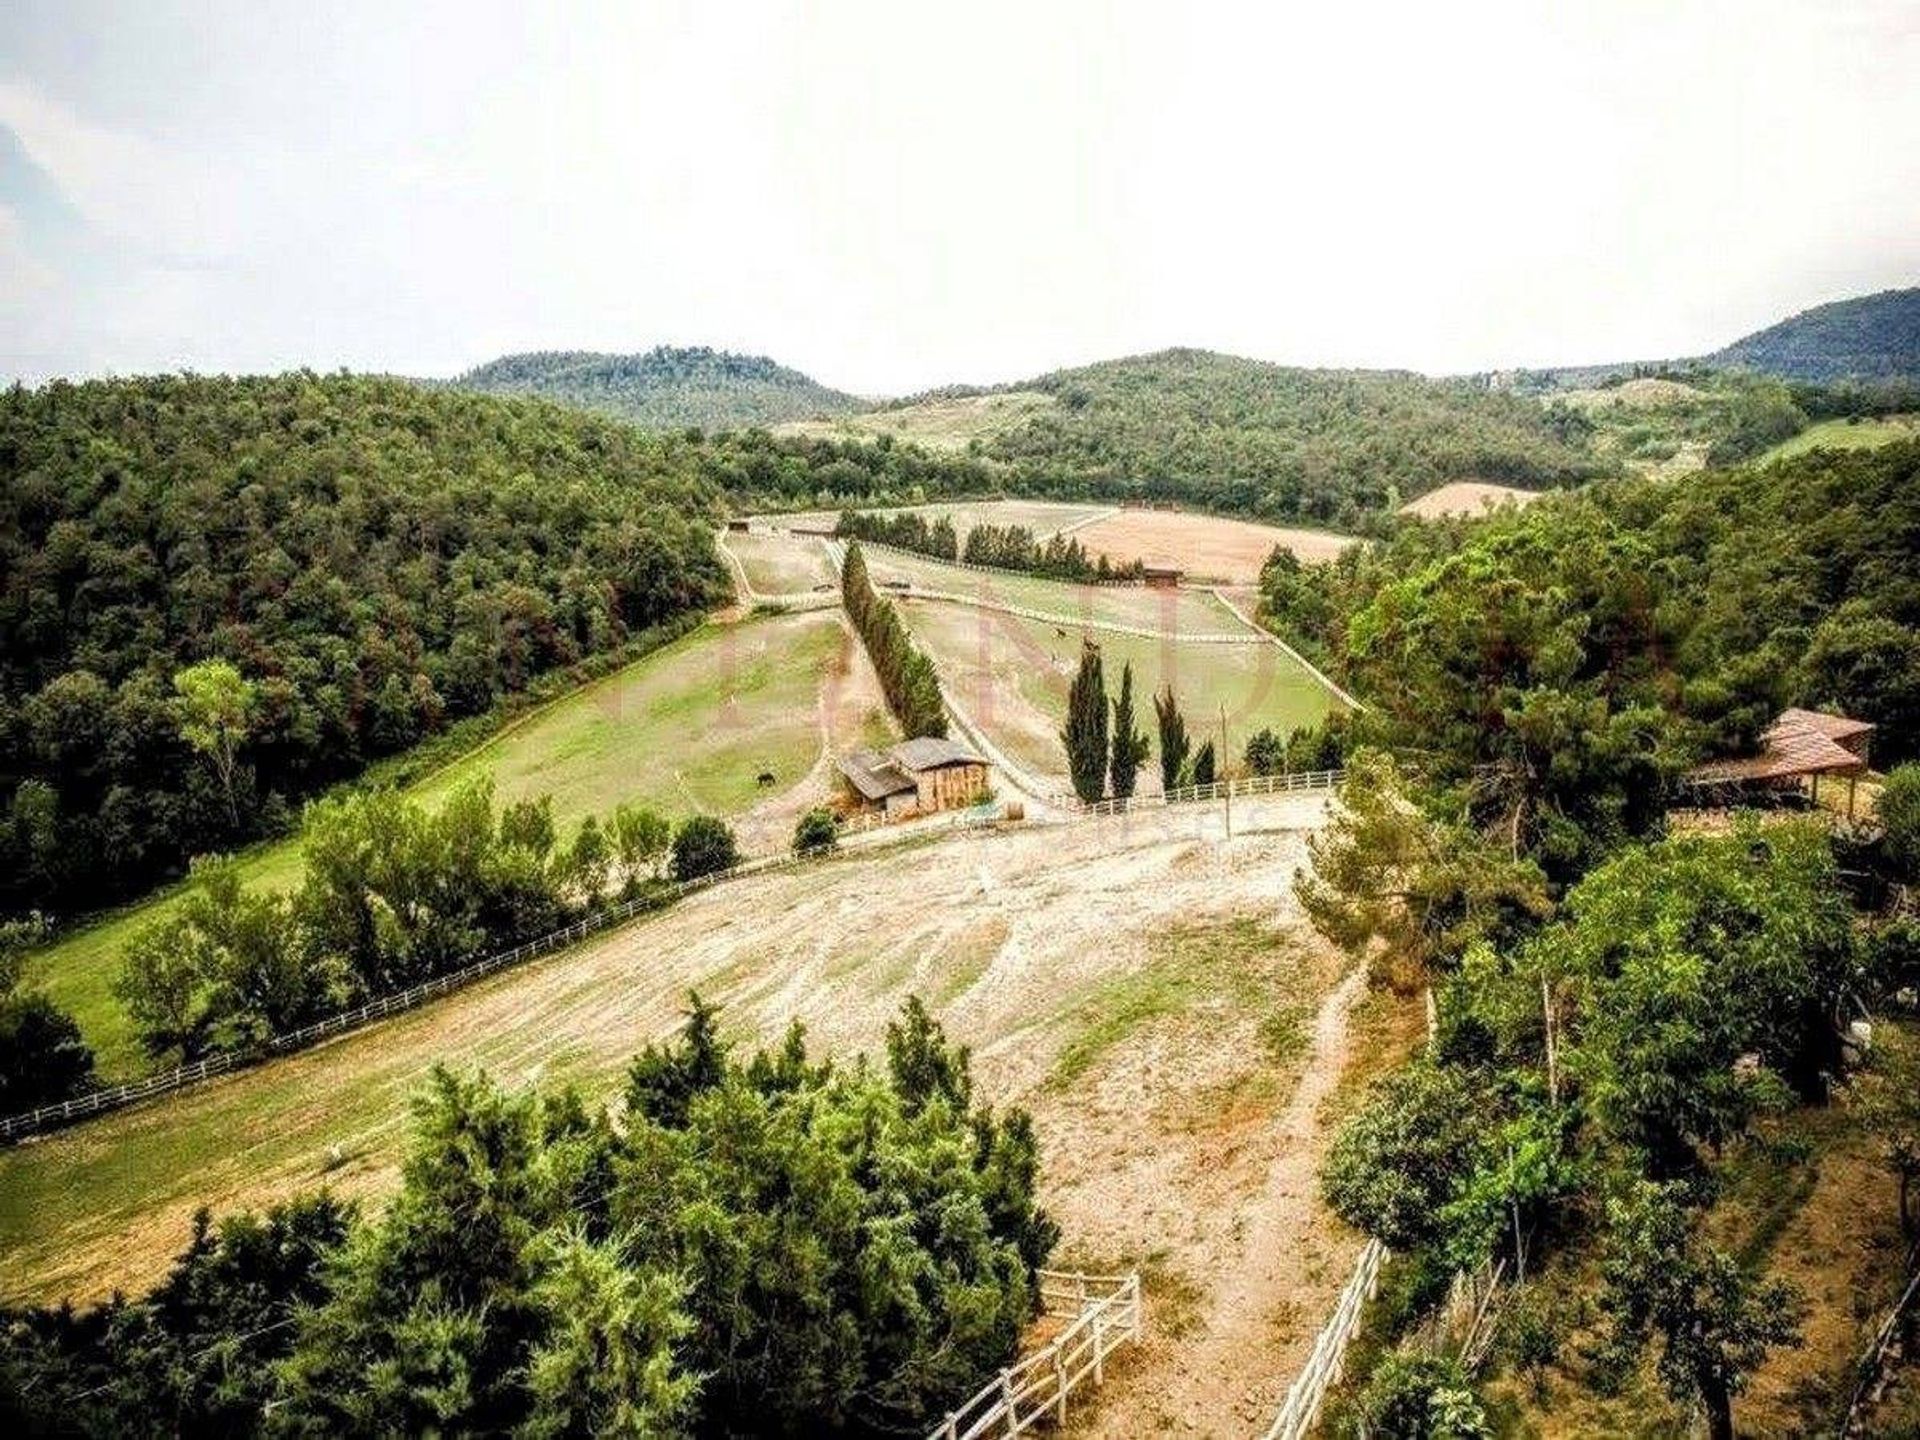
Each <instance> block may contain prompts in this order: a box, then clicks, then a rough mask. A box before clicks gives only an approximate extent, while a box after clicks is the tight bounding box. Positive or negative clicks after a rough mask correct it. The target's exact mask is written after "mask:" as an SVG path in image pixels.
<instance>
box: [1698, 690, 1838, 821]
mask: <svg viewBox="0 0 1920 1440" xmlns="http://www.w3.org/2000/svg"><path fill="white" fill-rule="evenodd" d="M1873 731H1874V727H1873V726H1872V725H1871V724H1870V723H1869V722H1867V721H1865V720H1855V719H1853V718H1852V717H1851V716H1847V715H1836V714H1833V713H1832V712H1831V711H1826V710H1802V709H1799V708H1797V707H1796V708H1794V709H1790V710H1783V711H1781V712H1780V716H1779V718H1778V719H1776V720H1775V721H1774V722H1773V724H1771V725H1769V726H1768V727H1767V728H1766V730H1765V731H1764V732H1763V733H1762V734H1761V736H1760V749H1759V752H1758V753H1757V754H1753V755H1742V756H1738V757H1736V758H1734V759H1730V760H1714V761H1711V762H1709V763H1708V764H1705V765H1702V766H1700V767H1698V768H1697V769H1695V770H1693V771H1692V772H1690V773H1689V774H1688V776H1687V780H1688V782H1689V783H1690V784H1691V785H1693V786H1694V787H1695V788H1696V789H1707V790H1722V791H1727V792H1737V791H1739V790H1741V789H1743V788H1747V787H1752V788H1755V789H1763V790H1797V789H1805V790H1806V791H1807V792H1808V794H1809V795H1810V797H1811V798H1812V799H1814V800H1818V799H1819V798H1820V778H1821V777H1822V776H1823V775H1832V776H1835V777H1841V776H1844V777H1845V778H1846V781H1847V813H1848V814H1852V813H1853V791H1854V783H1855V782H1856V781H1857V780H1858V779H1859V778H1860V777H1861V776H1862V775H1865V774H1866V773H1867V772H1868V771H1869V770H1870V769H1871V768H1872V767H1871V763H1870V759H1869V757H1870V755H1871V753H1872V750H1871V747H1872V741H1873Z"/></svg>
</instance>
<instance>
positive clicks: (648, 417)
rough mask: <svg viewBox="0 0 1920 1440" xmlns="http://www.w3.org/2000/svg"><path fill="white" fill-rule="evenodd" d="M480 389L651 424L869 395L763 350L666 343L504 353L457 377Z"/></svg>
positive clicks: (788, 416) (833, 410)
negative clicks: (632, 349) (611, 350)
mask: <svg viewBox="0 0 1920 1440" xmlns="http://www.w3.org/2000/svg"><path fill="white" fill-rule="evenodd" d="M452 384H453V386H454V387H455V388H457V389H461V390H473V391H478V392H480V393H483V394H494V395H500V394H506V395H535V396H540V397H542V398H544V399H548V400H555V401H559V402H560V403H561V404H565V405H572V406H576V407H578V408H580V409H585V410H596V411H599V412H600V413H601V414H604V415H612V416H614V417H616V418H618V419H621V420H628V421H631V422H633V423H634V424H636V425H641V426H645V427H648V428H650V429H674V428H679V427H682V426H689V425H698V426H700V427H702V428H703V429H708V430H725V429H736V428H740V427H743V426H750V425H777V424H779V423H781V422H782V421H786V420H803V419H809V418H812V417H815V416H822V415H844V414H847V413H848V412H849V411H852V410H857V409H861V408H863V407H864V406H865V404H866V402H865V401H863V400H861V399H859V398H858V397H857V396H853V395H849V394H847V393H846V392H845V391H842V390H834V389H831V388H830V387H828V386H825V385H822V384H821V383H820V382H819V381H817V380H815V379H813V378H812V377H811V376H809V375H804V374H802V373H801V372H800V371H798V370H793V369H789V368H788V367H787V366H785V365H780V364H777V363H776V362H775V361H773V360H771V359H769V358H768V357H767V356H765V355H736V354H733V353H732V352H731V351H727V350H714V349H710V348H708V347H707V346H704V345H703V346H694V347H688V348H676V347H673V346H667V345H661V346H657V347H655V348H654V349H652V350H648V351H646V352H644V353H641V354H630V355H620V354H603V353H598V352H595V351H589V350H539V351H531V352H528V353H525V354H519V355H503V356H501V357H500V358H499V359H497V360H490V361H488V362H487V363H486V364H484V365H479V366H476V367H475V368H474V369H472V370H469V371H467V373H466V374H464V375H462V376H460V377H459V378H457V379H456V380H454V381H453V382H452Z"/></svg>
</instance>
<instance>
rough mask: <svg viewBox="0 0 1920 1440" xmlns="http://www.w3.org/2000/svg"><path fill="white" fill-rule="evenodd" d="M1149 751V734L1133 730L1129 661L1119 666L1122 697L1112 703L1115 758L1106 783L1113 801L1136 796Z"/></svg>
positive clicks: (1131, 683)
mask: <svg viewBox="0 0 1920 1440" xmlns="http://www.w3.org/2000/svg"><path fill="white" fill-rule="evenodd" d="M1149 749H1150V747H1149V746H1148V744H1147V735H1146V732H1145V731H1144V730H1136V729H1134V728H1133V662H1132V661H1131V660H1129V661H1128V662H1127V663H1126V664H1124V665H1122V666H1121V667H1120V698H1119V699H1117V700H1115V701H1114V702H1113V759H1112V761H1111V763H1110V764H1109V765H1108V767H1107V784H1108V787H1109V788H1110V789H1111V790H1112V791H1113V797H1114V799H1116V800H1125V799H1127V798H1129V797H1130V796H1131V795H1132V794H1133V787H1134V783H1135V782H1136V781H1137V780H1138V779H1139V777H1140V767H1141V766H1142V765H1144V764H1146V763H1147V755H1148V754H1149Z"/></svg>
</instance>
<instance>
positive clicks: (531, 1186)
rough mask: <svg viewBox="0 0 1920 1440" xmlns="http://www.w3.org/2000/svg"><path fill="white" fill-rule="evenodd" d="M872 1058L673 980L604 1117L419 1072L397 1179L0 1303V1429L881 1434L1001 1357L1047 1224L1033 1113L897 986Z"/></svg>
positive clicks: (955, 1391)
mask: <svg viewBox="0 0 1920 1440" xmlns="http://www.w3.org/2000/svg"><path fill="white" fill-rule="evenodd" d="M886 1040H887V1045H886V1050H887V1053H886V1059H885V1063H884V1064H883V1065H881V1066H874V1065H869V1064H867V1063H865V1062H864V1061H862V1062H860V1063H857V1064H855V1065H853V1066H851V1067H845V1068H843V1067H838V1066H835V1065H834V1064H833V1063H832V1062H830V1061H824V1060H816V1059H814V1058H813V1057H812V1056H811V1055H810V1054H809V1053H808V1051H807V1047H806V1044H805V1040H804V1035H803V1032H802V1031H801V1029H800V1027H799V1026H798V1024H796V1025H794V1026H793V1027H792V1028H791V1029H790V1030H789V1032H788V1034H787V1036H786V1039H785V1041H784V1042H783V1043H782V1044H781V1045H779V1046H778V1047H776V1048H774V1049H772V1050H766V1051H761V1052H758V1053H756V1054H754V1055H752V1056H751V1057H750V1058H748V1059H746V1060H744V1061H743V1060H742V1059H740V1058H738V1057H737V1056H736V1055H734V1054H733V1053H731V1052H730V1051H729V1049H728V1047H727V1045H726V1044H725V1042H724V1041H723V1040H722V1039H721V1038H720V1030H719V1024H718V1018H717V1014H716V1012H715V1010H714V1009H713V1008H712V1007H711V1006H708V1005H706V1004H704V1003H702V1002H701V1001H700V1000H699V998H698V997H697V996H696V997H694V998H693V1000H692V1005H691V1011H690V1014H689V1017H688V1022H687V1025H686V1028H685V1029H684V1031H683V1032H682V1033H681V1034H680V1035H679V1036H678V1037H677V1038H676V1039H674V1040H673V1041H671V1042H670V1043H668V1044H667V1045H665V1046H658V1047H656V1046H649V1047H648V1048H647V1049H646V1050H645V1051H644V1052H643V1053H641V1054H640V1055H639V1056H638V1057H636V1058H635V1060H634V1062H633V1064H632V1066H631V1067H630V1069H629V1070H628V1073H627V1083H626V1088H625V1096H624V1100H625V1104H624V1113H623V1114H622V1115H621V1117H620V1118H619V1120H618V1123H616V1119H615V1116H614V1115H613V1114H612V1113H611V1112H610V1111H609V1110H608V1109H607V1108H605V1107H603V1106H597V1105H592V1104H589V1103H588V1102H587V1101H586V1100H585V1099H583V1098H582V1097H581V1096H580V1095H579V1094H578V1093H577V1092H575V1091H572V1090H561V1091H555V1092H551V1093H547V1094H538V1093H532V1092H528V1093H520V1094H513V1093H508V1092H506V1091H503V1090H502V1089H501V1088H500V1087H499V1086H497V1085H496V1084H494V1083H493V1082H491V1081H489V1080H487V1079H486V1078H485V1077H484V1076H471V1077H469V1076H456V1075H454V1074H451V1073H449V1072H447V1071H446V1070H436V1072H435V1073H434V1076H433V1078H432V1081H431V1083H430V1084H429V1086H428V1087H427V1090H426V1092H425V1094H423V1095H422V1096H421V1097H420V1099H419V1101H418V1102H417V1104H416V1109H415V1115H416V1118H415V1122H414V1130H413V1135H412V1140H411V1144H410V1146H409V1149H408V1153H407V1157H406V1161H405V1164H404V1167H403V1170H402V1183H401V1188H400V1193H399V1195H398V1196H397V1197H395V1199H394V1201H393V1202H392V1204H391V1205H389V1206H387V1207H386V1208H385V1210H384V1211H383V1212H381V1213H379V1214H377V1215H369V1214H365V1213H362V1212H361V1211H360V1210H359V1209H358V1208H357V1207H355V1206H353V1205H351V1204H348V1203H346V1202H343V1201H341V1200H339V1199H337V1198H335V1197H334V1196H332V1195H330V1194H328V1193H327V1192H325V1191H320V1192H317V1193H314V1194H310V1195H306V1196H302V1197H300V1198H297V1199H295V1200H292V1201H288V1202H286V1203H284V1204H281V1205H277V1206H275V1207H273V1208H272V1209H270V1210H268V1211H266V1212H265V1213H263V1214H259V1215H246V1214H243V1215H239V1216H235V1217H231V1218H229V1219H226V1220H224V1221H222V1222H221V1223H220V1225H218V1226H217V1227H215V1226H213V1225H211V1224H210V1223H209V1221H208V1219H207V1216H206V1214H205V1213H204V1212H203V1213H202V1214H201V1215H200V1217H199V1219H198V1221H197V1222H196V1226H195V1230H194V1234H193V1238H192V1241H191V1243H190V1244H189V1245H188V1247H187V1249H186V1251H185V1252H184V1253H183V1254H182V1255H181V1257H180V1258H179V1260H178V1261H177V1262H176V1264H175V1266H174V1268H173V1271H172V1273H171V1274H170V1275H169V1277H168V1278H167V1280H166V1281H165V1282H164V1283H163V1284H162V1285H161V1286H160V1287H159V1289H158V1290H156V1291H155V1292H154V1293H153V1294H151V1295H150V1296H147V1297H146V1298H144V1299H138V1300H129V1299H126V1298H124V1297H120V1296H116V1297H115V1298H114V1299H112V1300H110V1301H108V1302H106V1303H105V1304H103V1305H99V1306H96V1307H93V1308H90V1309H85V1310H79V1311H76V1310H73V1309H70V1308H67V1307H61V1308H58V1309H14V1310H11V1311H8V1312H5V1313H4V1314H3V1315H0V1414H3V1415H5V1416H7V1417H8V1419H9V1420H10V1421H11V1422H12V1428H13V1429H14V1430H15V1432H16V1433H20V1434H47V1435H106V1434H114V1435H155V1436H158V1435H177V1434H213V1433H218V1434H230V1435H317V1434H352V1435H363V1434H364V1435H370V1434H395V1433H402V1434H425V1433H435V1434H474V1435H494V1434H509V1433H511V1434H517V1435H553V1436H561V1435H582V1436H584V1435H630V1436H636V1437H639V1436H646V1437H674V1436H694V1435H732V1434H762V1435H794V1436H798V1435H816V1434H836V1435H849V1436H881V1435H892V1434H900V1433H903V1432H912V1431H919V1430H924V1429H925V1428H927V1427H928V1426H929V1425H931V1424H934V1423H936V1421H937V1419H938V1417H939V1416H940V1415H941V1414H943V1413H944V1412H945V1411H946V1410H947V1409H948V1408H950V1407H951V1406H953V1405H955V1404H956V1403H958V1402H959V1401H960V1400H962V1399H963V1398H964V1397H966V1396H967V1395H968V1394H970V1393H971V1392H972V1391H973V1390H975V1389H976V1388H978V1386H979V1385H980V1384H981V1383H982V1382H983V1381H985V1380H986V1379H987V1378H988V1377H990V1376H991V1375H992V1374H993V1373H994V1372H995V1371H996V1370H997V1369H998V1368H999V1367H1000V1366H1002V1365H1004V1364H1006V1363H1007V1362H1008V1361H1009V1360H1011V1359H1012V1357H1013V1355H1014V1352H1015V1348H1016V1346H1017V1344H1018V1342H1019V1337H1020V1333H1021V1331H1022V1329H1023V1327H1024V1326H1025V1325H1026V1324H1027V1322H1028V1321H1029V1320H1030V1319H1031V1318H1032V1317H1033V1315H1034V1314H1035V1313H1036V1312H1037V1309H1038V1285H1037V1281H1036V1277H1035V1270H1036V1268H1037V1267H1038V1266H1040V1265H1041V1264H1043V1263H1044V1262H1045V1261H1046V1259H1047V1256H1048V1254H1049V1253H1050V1252H1051V1250H1052V1249H1053V1246H1054V1244H1055V1243H1056V1241H1057V1239H1058V1233H1059V1232H1058V1228H1057V1227H1056V1226H1055V1225H1054V1223H1053V1221H1052V1220H1051V1219H1050V1218H1049V1217H1048V1216H1047V1215H1046V1213H1045V1211H1043V1210H1042V1209H1041V1208H1040V1207H1039V1206H1038V1205H1037V1203H1036V1201H1035V1195H1034V1192H1035V1186H1036V1179H1037V1174H1038V1169H1039V1149H1038V1144H1037V1141H1036V1139H1035V1136H1034V1131H1033V1126H1032V1122H1031V1120H1030V1119H1029V1118H1028V1116H1027V1115H1026V1113H1025V1112H1024V1111H1021V1110H1017V1109H1008V1110H1004V1111H996V1110H995V1109H993V1108H992V1107H991V1106H989V1105H987V1104H986V1103H984V1102H982V1101H980V1100H979V1099H977V1098H976V1097H975V1095H974V1092H973V1084H972V1079H971V1075H970V1066H969V1057H968V1053H967V1051H966V1049H965V1047H962V1046H956V1045H954V1044H953V1043H952V1042H950V1041H949V1040H948V1039H947V1037H946V1036H945V1034H944V1033H943V1032H942V1030H941V1028H940V1026H939V1025H938V1024H937V1023H936V1022H934V1021H933V1020H932V1019H931V1017H930V1016H929V1015H928V1014H927V1012H926V1011H925V1010H924V1009H923V1008H922V1007H921V1006H920V1004H919V1002H918V1001H910V1002H909V1003H908V1005H907V1007H906V1008H905V1009H904V1010H903V1012H902V1014H901V1015H900V1017H899V1019H898V1020H897V1021H895V1022H894V1023H891V1024H890V1025H889V1026H888V1029H887V1037H886Z"/></svg>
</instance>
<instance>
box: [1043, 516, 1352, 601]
mask: <svg viewBox="0 0 1920 1440" xmlns="http://www.w3.org/2000/svg"><path fill="white" fill-rule="evenodd" d="M1073 537H1074V539H1076V540H1078V541H1079V542H1080V543H1081V544H1082V545H1084V546H1086V547H1087V550H1088V552H1089V553H1091V554H1094V555H1105V556H1106V557H1107V558H1108V559H1109V560H1115V561H1120V562H1127V561H1133V560H1145V561H1148V562H1150V563H1151V562H1153V561H1156V560H1168V561H1171V562H1172V563H1174V564H1176V565H1179V566H1180V567H1181V568H1182V569H1184V570H1185V571H1186V572H1187V575H1188V578H1190V579H1194V580H1219V581H1225V582H1227V583H1229V584H1243V585H1245V584H1252V583H1253V582H1255V581H1257V580H1258V579H1259V578H1260V567H1261V566H1262V565H1264V564H1266V561H1267V557H1268V556H1269V555H1271V554H1272V553H1273V551H1274V547H1276V546H1279V547H1281V548H1283V549H1287V550H1291V551H1292V552H1293V553H1294V554H1296V555H1298V556H1299V557H1300V558H1301V559H1302V560H1308V561H1314V560H1331V559H1333V558H1334V556H1336V555H1338V554H1339V553H1340V552H1341V551H1342V550H1344V549H1346V548H1347V546H1349V545H1351V544H1353V541H1352V539H1350V538H1349V537H1348V536H1345V535H1334V534H1330V533H1328V532H1326V531H1322V530H1290V529H1282V528H1281V527H1279V526H1275V525H1256V524H1253V523H1252V522H1251V521H1247V520H1228V519H1224V518H1222V517H1220V516H1217V515H1194V514H1189V513H1187V512H1185V511H1180V510H1122V511H1120V512H1119V513H1118V514H1117V515H1112V516H1109V517H1108V518H1107V519H1105V520H1096V521H1095V522H1094V523H1093V524H1091V525H1086V526H1083V527H1081V528H1080V529H1078V530H1075V531H1074V532H1073Z"/></svg>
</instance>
